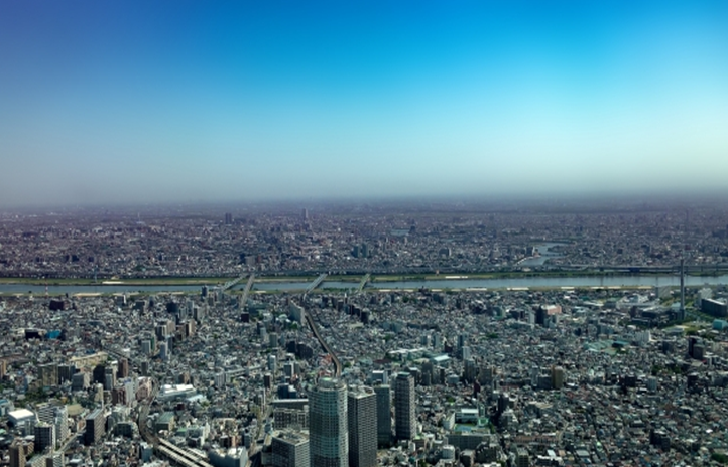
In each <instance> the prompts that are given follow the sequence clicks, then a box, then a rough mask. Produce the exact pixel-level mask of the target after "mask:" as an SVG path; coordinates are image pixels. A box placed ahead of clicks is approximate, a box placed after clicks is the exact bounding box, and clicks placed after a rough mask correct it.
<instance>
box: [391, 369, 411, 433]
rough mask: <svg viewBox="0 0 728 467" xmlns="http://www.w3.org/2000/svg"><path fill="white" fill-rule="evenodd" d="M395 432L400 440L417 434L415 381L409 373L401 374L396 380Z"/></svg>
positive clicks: (398, 374)
mask: <svg viewBox="0 0 728 467" xmlns="http://www.w3.org/2000/svg"><path fill="white" fill-rule="evenodd" d="M394 431H395V435H396V436H397V439H398V440H404V439H412V438H414V437H415V434H416V420H415V379H414V377H413V376H412V375H411V374H409V373H404V372H400V373H397V376H396V377H395V378H394Z"/></svg>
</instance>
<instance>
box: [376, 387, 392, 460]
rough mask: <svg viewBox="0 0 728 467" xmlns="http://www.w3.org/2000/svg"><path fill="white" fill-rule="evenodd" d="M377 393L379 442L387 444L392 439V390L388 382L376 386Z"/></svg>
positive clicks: (382, 444) (381, 444)
mask: <svg viewBox="0 0 728 467" xmlns="http://www.w3.org/2000/svg"><path fill="white" fill-rule="evenodd" d="M374 393H375V394H376V395H377V444H378V445H379V446H387V445H388V444H389V443H390V442H391V441H392V391H391V388H390V387H389V385H388V384H381V385H379V386H375V387H374Z"/></svg>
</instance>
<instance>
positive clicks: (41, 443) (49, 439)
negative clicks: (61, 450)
mask: <svg viewBox="0 0 728 467" xmlns="http://www.w3.org/2000/svg"><path fill="white" fill-rule="evenodd" d="M34 431H35V440H34V441H33V442H34V446H33V450H34V451H38V452H43V451H44V450H45V449H46V448H48V447H49V448H51V449H55V447H56V430H55V427H54V426H53V425H48V424H46V423H39V424H38V425H36V426H35V428H34Z"/></svg>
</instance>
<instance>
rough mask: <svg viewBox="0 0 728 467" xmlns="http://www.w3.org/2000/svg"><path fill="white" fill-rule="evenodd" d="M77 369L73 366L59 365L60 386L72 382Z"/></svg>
mask: <svg viewBox="0 0 728 467" xmlns="http://www.w3.org/2000/svg"><path fill="white" fill-rule="evenodd" d="M74 373H75V368H74V367H73V365H58V384H63V383H65V382H66V381H71V378H73V374H74Z"/></svg>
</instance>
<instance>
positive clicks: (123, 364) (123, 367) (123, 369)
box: [116, 358, 129, 378]
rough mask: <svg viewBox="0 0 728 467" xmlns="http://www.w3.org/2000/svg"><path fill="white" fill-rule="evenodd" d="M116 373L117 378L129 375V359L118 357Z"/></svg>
mask: <svg viewBox="0 0 728 467" xmlns="http://www.w3.org/2000/svg"><path fill="white" fill-rule="evenodd" d="M116 373H117V376H118V377H119V378H126V377H127V376H129V360H127V359H126V358H120V359H119V363H118V369H117V372H116Z"/></svg>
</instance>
